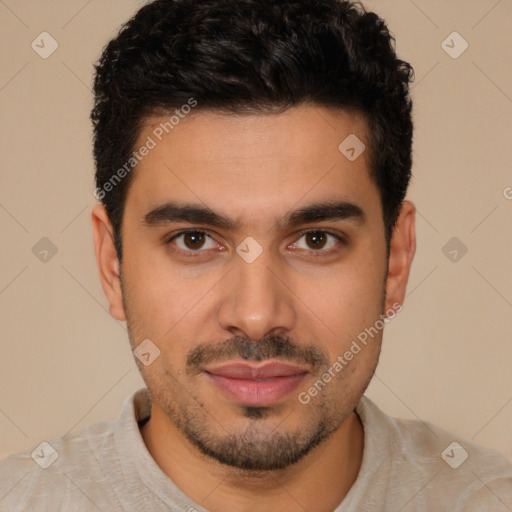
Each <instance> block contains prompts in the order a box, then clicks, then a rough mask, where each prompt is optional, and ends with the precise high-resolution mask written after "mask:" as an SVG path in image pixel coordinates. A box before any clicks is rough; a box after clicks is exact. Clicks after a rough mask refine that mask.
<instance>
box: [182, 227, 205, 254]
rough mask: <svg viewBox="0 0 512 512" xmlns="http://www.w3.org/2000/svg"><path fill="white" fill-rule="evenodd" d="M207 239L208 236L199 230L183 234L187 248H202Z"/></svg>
mask: <svg viewBox="0 0 512 512" xmlns="http://www.w3.org/2000/svg"><path fill="white" fill-rule="evenodd" d="M205 240H206V237H205V235H204V233H200V232H199V231H197V232H193V233H185V234H184V235H183V243H184V245H185V246H186V248H187V249H192V250H194V249H201V247H202V246H203V245H204V242H205Z"/></svg>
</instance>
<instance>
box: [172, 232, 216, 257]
mask: <svg viewBox="0 0 512 512" xmlns="http://www.w3.org/2000/svg"><path fill="white" fill-rule="evenodd" d="M169 243H171V244H173V245H175V246H176V247H177V248H178V249H179V250H180V251H182V252H184V253H186V252H188V253H191V252H204V251H205V249H215V247H217V244H216V243H215V240H213V238H212V237H211V236H210V235H208V233H205V232H204V231H183V232H181V233H178V234H177V235H175V236H173V237H172V238H171V239H170V240H169Z"/></svg>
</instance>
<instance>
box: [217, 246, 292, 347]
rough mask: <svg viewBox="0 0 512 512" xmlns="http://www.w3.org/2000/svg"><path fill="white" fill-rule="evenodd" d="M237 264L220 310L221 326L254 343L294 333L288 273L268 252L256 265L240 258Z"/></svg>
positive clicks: (222, 295)
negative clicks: (274, 336)
mask: <svg viewBox="0 0 512 512" xmlns="http://www.w3.org/2000/svg"><path fill="white" fill-rule="evenodd" d="M233 264H234V268H233V270H232V271H231V272H229V273H228V274H227V276H226V278H225V281H224V283H223V284H224V286H223V293H222V294H221V300H220V304H219V306H218V309H217V311H218V322H219V324H220V326H221V327H222V328H223V329H224V330H226V331H229V332H230V333H231V334H232V335H238V336H243V337H246V338H249V339H251V340H261V339H263V338H264V337H265V336H270V335H277V334H286V333H288V332H289V331H291V330H292V329H293V328H294V326H295V322H296V316H297V315H296V307H295V305H294V295H293V293H292V291H291V289H290V288H289V287H288V286H287V276H286V270H285V269H283V268H282V266H280V265H278V264H276V263H275V262H273V261H272V258H271V255H270V254H269V253H268V251H264V252H263V253H262V254H261V255H260V256H259V257H258V258H257V259H256V261H253V262H252V263H247V262H246V261H244V260H243V259H242V258H240V257H238V255H236V256H235V257H234V263H233Z"/></svg>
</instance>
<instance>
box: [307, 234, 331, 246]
mask: <svg viewBox="0 0 512 512" xmlns="http://www.w3.org/2000/svg"><path fill="white" fill-rule="evenodd" d="M306 240H307V243H308V245H309V246H310V247H313V248H315V249H323V248H324V247H325V244H326V243H327V237H326V236H325V233H320V232H318V231H315V232H313V233H307V234H306Z"/></svg>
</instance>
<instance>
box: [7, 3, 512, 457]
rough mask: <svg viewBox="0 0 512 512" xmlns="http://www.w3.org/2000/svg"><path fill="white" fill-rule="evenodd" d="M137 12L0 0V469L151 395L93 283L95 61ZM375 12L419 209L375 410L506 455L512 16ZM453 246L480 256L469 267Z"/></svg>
mask: <svg viewBox="0 0 512 512" xmlns="http://www.w3.org/2000/svg"><path fill="white" fill-rule="evenodd" d="M140 5H142V2H140V1H135V0H90V1H86V0H72V1H70V0H68V1H64V0H45V1H44V2H41V1H36V0H0V38H1V42H2V47H1V48H2V50H1V56H0V59H1V62H0V69H1V75H0V108H1V112H2V116H1V120H0V144H1V147H0V149H1V151H0V165H1V173H0V179H1V186H0V229H1V235H2V237H1V247H2V249H1V252H0V313H1V315H0V332H1V338H0V456H4V455H7V454H9V453H11V452H15V451H19V450H22V449H28V448H33V447H35V446H36V445H37V444H39V442H41V441H43V440H45V439H48V438H50V437H53V436H56V435H60V434H63V433H65V432H68V431H70V430H72V429H78V428H80V427H82V426H84V425H86V424H89V423H92V422H95V421H98V420H103V419H113V418H116V417H117V416H118V414H119V410H120V407H121V405H122V402H123V400H124V399H125V397H126V396H128V395H129V394H130V393H131V392H132V391H133V390H135V389H136V388H138V387H139V386H141V385H143V382H142V379H141V378H140V376H139V374H138V371H137V368H136V366H135V364H134V362H133V358H132V355H131V353H130V350H129V345H128V339H127V333H126V330H125V327H124V325H122V324H120V323H118V322H116V321H114V320H113V319H112V318H111V317H110V316H109V315H108V313H107V309H106V305H107V303H106V300H105V298H104V296H103V292H102V290H101V288H100V284H99V280H98V277H97V273H96V267H95V261H94V257H93V248H92V235H91V227H90V210H91V207H92V205H93V204H94V203H95V199H94V197H93V195H92V190H93V165H92V157H91V127H90V123H89V119H88V116H89V110H90V107H91V102H92V97H91V93H90V85H91V77H92V64H93V62H94V61H95V60H96V59H97V57H98V56H99V54H100V51H101V48H102V47H103V45H104V44H105V43H106V42H107V40H108V38H110V37H111V36H113V35H114V33H115V31H116V30H117V28H118V27H119V25H120V24H121V23H122V22H123V21H124V20H126V19H127V18H128V17H129V16H130V15H131V14H132V13H133V12H134V11H135V10H136V8H137V7H138V6H140ZM366 5H368V6H369V7H371V8H373V9H375V10H376V11H377V12H378V13H379V14H381V15H382V16H383V17H384V18H385V19H386V20H387V22H388V24H389V26H390V28H391V30H392V31H393V33H394V34H395V35H396V39H397V49H398V52H399V55H400V56H401V57H402V58H404V59H406V60H409V61H410V62H411V63H412V64H413V66H414V67H415V70H416V84H415V86H414V89H413V96H414V100H415V123H416V138H415V149H414V158H415V164H414V175H415V178H414V182H413V186H412V188H411V190H410V194H409V197H410V198H411V199H413V200H414V201H415V203H416V205H417V207H418V210H419V215H418V225H417V232H418V238H419V244H418V252H417V256H416V260H415V263H414V265H413V269H412V275H411V279H410V285H409V292H408V298H407V301H406V304H405V308H404V310H403V312H402V313H400V314H399V315H398V317H397V319H396V320H395V321H393V322H392V323H391V324H390V326H389V327H388V329H387V332H386V335H385V344H384V349H383V354H382V357H381V363H380V366H379V368H378V371H377V375H376V377H375V378H374V380H373V382H372V384H371V386H370V388H369V391H368V395H369V396H370V397H371V398H372V399H374V400H375V401H376V402H377V403H378V404H379V405H380V406H381V408H382V409H384V410H385V411H386V412H388V413H390V414H393V415H397V416H401V417H408V418H420V419H422V420H425V421H432V422H434V423H437V424H439V425H441V426H443V427H445V428H447V429H449V430H452V431H453V432H456V433H458V434H461V435H463V436H465V437H467V438H471V439H474V440H475V441H476V442H478V443H481V444H484V445H487V446H490V447H494V448H497V449H500V450H502V451H503V452H505V453H507V454H508V455H509V456H512V436H511V432H512V428H511V427H512V371H511V363H512V342H511V341H512V270H511V266H512V229H511V226H512V188H507V187H512V171H511V162H512V144H511V142H512V141H511V123H510V119H511V118H512V70H511V61H510V48H512V31H511V30H510V27H511V22H512V2H511V1H510V0H501V1H497V0H472V1H468V0H450V1H446V0H435V1H432V0H428V1H427V0H414V1H412V0H373V1H368V2H366ZM43 31H46V32H48V33H50V34H51V36H52V37H53V38H54V39H55V40H56V41H57V42H58V44H59V47H58V49H57V50H56V51H55V52H54V53H53V54H52V55H51V56H50V57H49V58H47V59H42V58H41V57H40V56H39V55H38V54H37V53H36V52H35V51H34V50H33V49H32V48H31V42H32V41H33V40H34V39H36V37H37V36H38V35H39V34H40V33H41V32H43ZM453 31H457V32H459V33H460V34H461V35H462V37H463V38H464V39H465V40H467V42H468V43H469V48H468V49H467V51H466V52H465V53H463V54H462V55H461V56H460V57H459V58H457V59H453V58H452V57H450V56H449V55H448V54H447V53H446V52H445V51H444V50H443V48H442V47H441V43H442V41H443V40H445V38H446V37H447V36H448V35H449V34H451V33H452V32H453ZM450 41H451V40H450V39H449V40H448V44H450V45H451V44H452V43H451V42H450ZM458 44H459V43H457V42H456V41H454V43H453V45H454V46H455V49H457V48H459V47H460V46H458ZM506 196H508V197H509V198H510V199H507V198H506ZM43 237H47V238H49V239H50V240H51V241H52V242H53V244H55V246H56V248H57V253H56V254H55V255H54V256H53V257H52V258H51V259H49V260H48V261H47V262H46V263H43V262H42V261H40V260H39V259H38V258H37V257H36V256H35V255H34V254H33V252H32V248H33V246H34V245H35V244H36V243H37V242H38V241H39V240H40V239H41V238H43ZM452 237H457V238H458V239H459V240H460V242H461V243H463V244H464V245H465V246H466V247H467V249H468V252H467V254H465V255H464V256H463V257H462V258H461V259H459V261H457V262H452V261H450V260H449V259H448V257H447V256H445V254H444V253H443V247H444V246H445V244H446V243H447V242H448V241H449V240H450V239H451V238H452ZM445 252H447V253H448V252H449V251H447V250H445ZM448 255H449V254H448ZM460 255H461V253H460V252H459V253H458V257H459V258H460ZM452 256H453V254H452Z"/></svg>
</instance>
